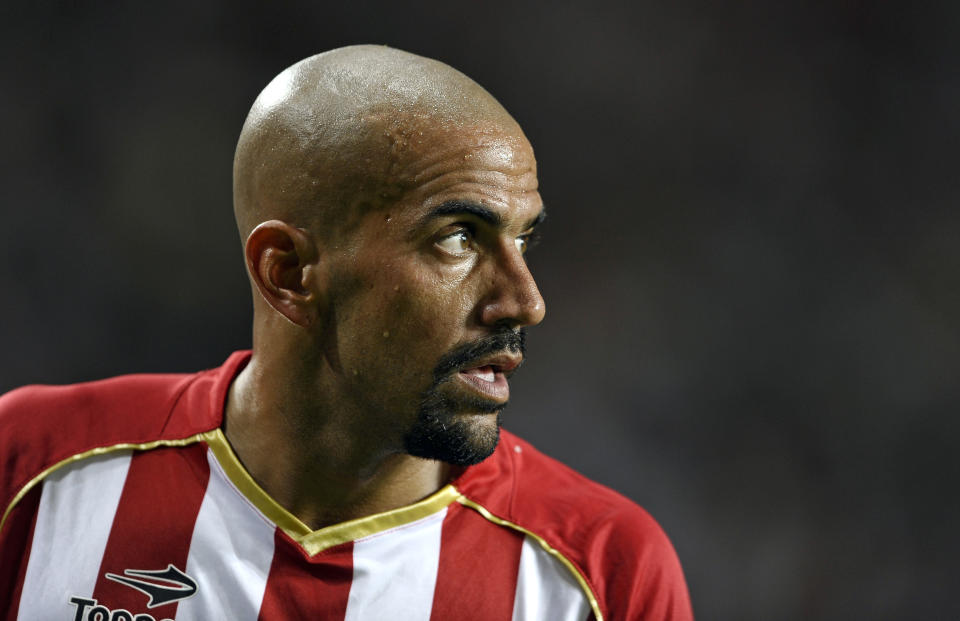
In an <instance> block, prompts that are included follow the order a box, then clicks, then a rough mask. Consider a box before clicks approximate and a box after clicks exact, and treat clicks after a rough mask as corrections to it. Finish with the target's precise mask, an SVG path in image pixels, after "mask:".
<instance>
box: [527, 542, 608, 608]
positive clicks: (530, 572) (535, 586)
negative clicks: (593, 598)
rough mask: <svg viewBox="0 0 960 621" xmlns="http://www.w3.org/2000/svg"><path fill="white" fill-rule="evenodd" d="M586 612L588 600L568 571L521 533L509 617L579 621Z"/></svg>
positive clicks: (588, 604)
mask: <svg viewBox="0 0 960 621" xmlns="http://www.w3.org/2000/svg"><path fill="white" fill-rule="evenodd" d="M589 614H590V602H589V601H588V600H587V597H586V595H585V594H584V592H583V590H582V589H581V588H580V585H579V584H578V583H577V580H576V579H575V578H574V577H573V576H572V575H571V574H570V571H569V570H568V569H567V568H566V567H564V565H563V564H562V563H560V561H558V560H557V559H555V558H554V557H552V556H550V554H548V553H547V551H546V550H544V549H543V548H542V547H541V546H540V544H538V543H537V542H536V541H534V540H533V539H531V538H530V537H525V538H524V540H523V548H522V550H521V551H520V573H519V575H518V576H517V594H516V598H515V599H514V602H513V621H533V620H534V619H536V620H538V621H539V620H541V619H550V621H583V619H586V618H587V615H589Z"/></svg>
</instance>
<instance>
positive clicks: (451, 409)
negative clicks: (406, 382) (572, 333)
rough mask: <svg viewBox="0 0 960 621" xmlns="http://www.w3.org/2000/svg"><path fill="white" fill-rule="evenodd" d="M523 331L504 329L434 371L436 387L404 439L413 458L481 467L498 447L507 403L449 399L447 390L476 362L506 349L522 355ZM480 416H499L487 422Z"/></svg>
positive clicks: (455, 354) (456, 351) (424, 399)
mask: <svg viewBox="0 0 960 621" xmlns="http://www.w3.org/2000/svg"><path fill="white" fill-rule="evenodd" d="M525 336H526V334H525V332H524V330H523V329H520V330H517V331H513V330H510V329H504V330H503V331H501V332H497V333H494V334H491V335H490V336H487V337H484V338H482V339H480V340H477V341H474V342H472V343H467V344H465V345H461V346H460V347H457V348H456V349H454V350H453V351H451V352H449V353H447V354H446V355H445V356H444V357H443V358H441V360H440V362H439V363H438V364H437V367H436V369H434V372H433V383H432V384H431V386H430V387H429V388H428V389H427V390H426V391H425V392H424V393H423V396H422V398H421V401H420V409H419V412H418V414H417V420H416V422H415V423H414V424H413V426H411V427H410V429H409V430H408V431H407V433H406V434H405V435H404V438H403V441H404V448H405V450H406V452H407V453H408V454H410V455H413V456H414V457H422V458H424V459H435V460H438V461H443V462H446V463H448V464H452V465H454V466H472V465H474V464H478V463H480V462H481V461H483V460H484V459H486V458H487V457H489V456H490V455H492V454H493V451H494V450H495V449H496V448H497V444H498V443H499V441H500V421H501V412H502V410H503V409H504V408H505V407H506V406H507V404H506V403H498V402H495V401H491V400H489V399H483V398H480V397H466V396H459V395H457V396H450V395H448V394H445V391H444V387H445V386H446V385H447V384H449V383H450V382H452V381H453V380H454V379H456V374H457V373H459V371H460V369H465V368H470V365H471V363H472V362H474V361H476V360H478V359H480V358H482V357H483V356H487V355H489V354H494V353H497V352H501V351H504V350H509V351H511V352H514V353H520V354H524V353H525V351H526V343H525V341H526V338H525ZM482 414H496V421H495V423H494V424H493V425H490V424H489V421H488V420H487V419H488V417H486V416H480V415H482Z"/></svg>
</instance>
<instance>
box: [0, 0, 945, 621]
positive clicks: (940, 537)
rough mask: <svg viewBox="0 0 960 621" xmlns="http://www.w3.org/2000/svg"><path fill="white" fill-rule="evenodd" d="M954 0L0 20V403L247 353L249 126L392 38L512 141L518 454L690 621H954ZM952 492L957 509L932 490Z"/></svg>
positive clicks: (43, 10) (46, 9)
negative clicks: (526, 150)
mask: <svg viewBox="0 0 960 621" xmlns="http://www.w3.org/2000/svg"><path fill="white" fill-rule="evenodd" d="M958 18H960V4H956V3H953V4H949V3H940V4H938V3H914V4H911V5H907V4H906V3H874V2H865V1H863V2H856V1H847V2H797V1H791V2H782V3H763V2H743V3H718V2H707V1H705V0H704V1H700V2H679V3H666V2H661V3H635V2H630V3H628V2H619V3H614V2H604V1H602V0H601V1H599V2H593V3H589V4H588V3H587V2H582V1H581V2H569V1H564V0H558V1H555V2H551V3H546V2H544V3H536V4H535V3H530V4H515V3H512V2H503V1H499V2H497V1H494V2H487V3H483V4H482V5H481V3H469V4H467V3H463V4H454V3H445V2H424V3H416V4H414V3H397V2H387V1H386V0H383V1H355V2H342V3H338V4H333V3H328V2H305V1H304V2H293V1H281V2H270V3H267V2H253V1H249V0H246V1H236V0H235V1H233V2H226V1H223V0H220V1H209V2H186V1H182V0H181V1H179V2H178V1H173V2H165V3H134V2H127V3H119V2H99V3H78V2H60V3H58V2H33V3H4V5H3V7H2V8H0V119H2V121H0V122H2V139H0V209H2V224H0V257H2V260H0V282H2V283H3V286H2V289H0V296H2V298H0V299H2V304H0V343H2V345H3V352H2V355H0V391H5V390H8V389H10V388H13V387H15V386H18V385H21V384H26V383H63V382H76V381H82V380H89V379H94V378H99V377H103V376H108V375H115V374H120V373H128V372H134V371H137V372H139V371H193V370H197V369H200V368H206V367H212V366H216V365H218V364H219V363H220V362H221V361H222V360H223V359H225V358H226V357H227V355H228V354H229V352H231V351H232V350H234V349H240V348H246V347H248V346H249V343H250V336H249V324H250V319H251V309H250V302H249V292H248V288H247V283H246V278H245V275H244V271H243V267H242V260H241V255H240V244H239V240H238V239H237V236H236V232H235V229H234V225H233V216H232V211H231V159H232V154H233V148H234V144H235V141H236V138H237V135H238V133H239V131H240V127H241V125H242V123H243V119H244V117H245V115H246V112H247V109H248V108H249V106H250V104H251V103H252V101H253V99H254V98H255V97H256V95H257V93H258V92H259V90H260V89H261V88H262V87H263V86H265V85H266V84H267V82H268V81H269V80H270V79H271V78H272V77H273V76H274V75H275V74H276V73H278V72H279V71H280V70H282V69H283V68H284V67H286V66H288V65H289V64H291V63H293V62H295V61H297V60H299V59H301V58H303V57H306V56H309V55H311V54H314V53H317V52H319V51H322V50H326V49H329V48H332V47H337V46H341V45H346V44H352V43H384V44H389V45H392V46H395V47H400V48H403V49H406V50H409V51H412V52H416V53H420V54H424V55H427V56H431V57H435V58H438V59H441V60H443V61H445V62H447V63H449V64H451V65H453V66H454V67H457V68H458V69H460V70H462V71H464V72H465V73H466V74H468V75H470V76H471V77H473V78H474V79H476V80H477V81H478V82H480V83H481V84H483V85H484V86H485V87H486V88H487V89H488V90H490V91H491V92H492V93H493V94H494V95H495V96H496V97H497V98H499V99H500V101H501V102H502V103H503V104H504V105H505V106H506V107H507V109H509V110H510V111H511V112H512V113H513V114H514V116H515V117H516V118H517V119H518V121H519V122H520V124H521V125H522V126H523V127H524V129H525V131H526V132H527V135H528V136H529V137H530V139H531V141H532V143H533V145H534V147H535V149H536V151H537V159H538V161H539V165H540V182H541V189H542V195H543V197H544V199H545V201H546V203H547V205H548V209H549V211H550V218H549V220H548V221H547V223H546V225H545V227H544V233H545V238H544V240H543V243H541V244H540V246H539V247H537V248H535V249H534V250H533V251H532V253H531V255H530V261H531V263H532V265H533V268H534V273H535V275H536V276H537V278H538V281H539V283H540V285H541V290H542V291H543V294H544V296H545V298H546V300H547V308H548V313H547V319H546V321H545V322H544V323H543V325H542V326H541V327H539V328H537V329H534V330H532V331H531V333H530V338H529V342H530V346H529V363H528V364H527V365H526V366H525V367H524V369H523V370H522V371H521V372H520V373H519V374H518V375H517V377H516V381H515V382H513V384H514V399H513V403H512V405H511V407H510V408H509V409H508V410H507V411H506V413H505V420H506V424H507V426H508V428H510V429H512V430H513V431H515V432H518V433H520V434H521V435H524V436H525V437H527V438H528V439H530V440H531V441H532V442H533V443H534V444H536V445H538V446H539V447H540V448H541V449H543V450H544V451H546V452H547V453H550V454H552V455H554V456H556V457H559V458H560V459H562V460H563V461H565V462H567V463H568V464H570V465H572V466H574V467H575V468H577V469H578V470H580V471H582V472H584V473H585V474H587V475H588V476H590V477H592V478H594V479H596V480H599V481H601V482H603V483H605V484H607V485H609V486H611V487H613V488H615V489H617V490H619V491H620V492H622V493H624V494H626V495H627V496H629V497H631V498H633V499H634V500H636V501H637V502H639V503H640V504H642V505H643V506H644V507H646V508H647V509H648V510H649V511H650V512H651V513H652V514H653V515H654V516H655V517H656V518H657V519H658V520H659V521H660V522H661V524H662V525H663V526H664V528H665V529H666V531H667V532H668V533H669V535H670V536H671V538H672V540H673V542H674V544H675V546H676V548H677V551H678V553H679V555H680V558H681V561H682V562H683V564H684V567H685V570H686V573H687V578H688V581H689V585H690V590H691V594H692V597H693V603H694V608H695V611H696V612H697V614H698V616H699V618H701V619H721V620H727V619H729V620H750V619H763V620H765V619H850V618H872V619H957V618H960V599H958V598H957V597H956V596H955V594H954V591H955V588H956V586H957V579H958V571H957V568H956V567H957V562H956V558H957V556H958V554H960V537H958V535H957V526H958V524H960V502H958V499H957V491H958V478H960V477H958V476H957V475H958V460H957V456H956V454H955V450H954V445H955V444H956V442H957V440H958V438H960V433H958V431H960V423H958V420H957V418H958V417H957V414H958V404H960V382H958V371H960V320H958V317H960V282H958V280H960V210H958V206H957V200H958V198H960V181H958V180H960V175H958V174H957V172H956V170H955V168H956V166H957V147H958V138H960V131H958V130H960V123H958V115H957V111H958V107H960V74H958V66H960V65H958V62H957V60H958V56H957V54H956V52H957V42H958V36H960V28H958V26H960V23H958ZM951 490H952V491H951Z"/></svg>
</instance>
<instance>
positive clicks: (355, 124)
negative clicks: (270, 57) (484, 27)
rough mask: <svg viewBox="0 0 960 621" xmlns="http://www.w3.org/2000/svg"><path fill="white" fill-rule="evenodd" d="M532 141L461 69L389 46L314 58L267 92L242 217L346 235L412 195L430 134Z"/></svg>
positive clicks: (241, 184)
mask: <svg viewBox="0 0 960 621" xmlns="http://www.w3.org/2000/svg"><path fill="white" fill-rule="evenodd" d="M464 127H474V128H487V129H488V131H496V132H498V133H506V134H508V135H512V136H522V132H521V131H520V128H519V126H518V125H517V123H516V121H514V120H513V118H512V117H511V116H510V115H509V113H507V111H506V110H504V108H503V107H502V106H501V105H500V104H499V103H498V102H497V101H496V100H495V99H494V98H493V97H492V96H491V95H490V94H489V93H487V91H485V90H484V89H483V87H481V86H480V85H479V84H477V83H476V82H474V81H473V80H471V79H470V78H468V77H467V76H465V75H463V74H462V73H460V72H459V71H457V70H455V69H453V68H452V67H450V66H448V65H445V64H443V63H441V62H438V61H436V60H432V59H429V58H424V57H422V56H417V55H414V54H410V53H408V52H403V51H401V50H396V49H392V48H388V47H384V46H376V45H358V46H351V47H345V48H340V49H336V50H331V51H329V52H325V53H323V54H318V55H316V56H311V57H310V58H307V59H305V60H302V61H300V62H299V63H297V64H295V65H293V66H291V67H289V68H288V69H286V70H285V71H283V72H282V73H281V74H280V75H278V76H277V77H276V78H274V79H273V81H271V82H270V84H268V85H267V87H266V88H265V89H264V90H263V92H261V93H260V95H259V97H257V99H256V101H255V102H254V104H253V107H252V108H251V110H250V113H249V115H248V116H247V119H246V122H245V123H244V126H243V130H242V132H241V134H240V139H239V141H238V144H237V150H236V156H235V158H234V169H233V172H234V213H235V215H236V218H237V225H238V227H239V230H240V235H241V237H242V238H245V237H246V236H247V235H248V234H249V232H250V231H251V230H252V229H253V228H254V227H255V226H256V225H257V224H259V223H260V222H263V221H265V220H268V219H273V218H276V219H281V220H284V221H287V222H290V223H291V224H294V225H296V226H301V227H314V226H315V225H317V224H320V225H322V226H321V228H323V229H325V230H330V229H336V228H339V227H340V226H341V225H344V224H346V222H347V221H349V220H351V219H353V218H354V217H357V216H359V215H360V213H361V212H363V211H365V210H366V209H367V208H370V207H376V206H378V205H380V204H384V203H386V202H388V201H390V200H392V199H394V198H396V197H397V196H398V195H399V194H400V193H402V192H403V189H404V188H403V184H404V183H405V182H406V181H408V180H407V179H404V178H403V174H402V173H403V170H404V168H405V163H404V161H403V159H404V157H405V155H406V152H407V151H408V150H409V149H410V148H411V146H412V144H413V146H415V143H416V141H417V138H418V136H420V135H422V133H423V132H432V131H434V130H436V131H439V132H443V133H445V132H449V131H456V130H457V129H458V128H464Z"/></svg>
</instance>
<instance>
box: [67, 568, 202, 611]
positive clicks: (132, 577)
mask: <svg viewBox="0 0 960 621" xmlns="http://www.w3.org/2000/svg"><path fill="white" fill-rule="evenodd" d="M104 577H106V578H107V579H109V580H113V581H114V582H119V583H120V584H123V585H125V586H128V587H130V588H132V589H136V590H138V591H140V592H141V593H143V594H144V595H146V596H147V597H149V598H150V599H149V600H148V601H147V608H156V607H157V606H163V605H164V604H170V603H172V602H178V601H180V600H182V599H186V598H188V597H190V596H191V595H193V594H194V593H196V592H197V583H196V581H195V580H194V579H193V578H191V577H190V576H188V575H187V574H185V573H183V572H182V571H180V570H179V569H177V568H176V567H175V566H174V565H173V564H170V565H167V568H166V569H124V570H123V575H122V576H121V575H118V574H104ZM70 603H71V604H73V605H74V606H76V607H77V614H76V616H75V617H74V621H157V620H156V619H155V618H154V617H153V615H149V614H145V613H140V614H133V613H131V612H130V611H128V610H124V609H122V608H120V609H117V610H110V609H109V608H107V607H106V606H103V605H102V604H98V603H97V600H95V599H87V598H85V597H71V598H70ZM162 621H168V620H162Z"/></svg>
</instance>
